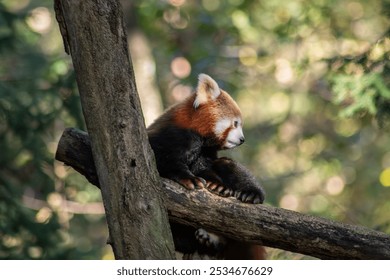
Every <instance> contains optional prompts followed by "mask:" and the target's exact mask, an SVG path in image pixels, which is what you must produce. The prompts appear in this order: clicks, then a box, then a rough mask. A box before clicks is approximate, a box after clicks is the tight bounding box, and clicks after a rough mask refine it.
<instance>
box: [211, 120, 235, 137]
mask: <svg viewBox="0 0 390 280" xmlns="http://www.w3.org/2000/svg"><path fill="white" fill-rule="evenodd" d="M231 123H232V121H231V120H229V119H221V120H219V121H217V123H216V124H215V128H214V132H215V135H217V136H220V135H222V133H223V132H224V131H225V130H226V129H228V128H229V127H230V126H231Z"/></svg>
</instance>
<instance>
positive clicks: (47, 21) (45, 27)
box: [27, 7, 52, 34]
mask: <svg viewBox="0 0 390 280" xmlns="http://www.w3.org/2000/svg"><path fill="white" fill-rule="evenodd" d="M51 23H52V20H51V14H50V11H49V10H48V9H47V8H45V7H38V8H35V9H34V10H32V11H31V14H30V16H29V17H28V18H27V24H28V26H29V27H30V28H31V29H32V30H34V31H35V32H38V33H41V34H43V33H47V32H49V30H50V27H51Z"/></svg>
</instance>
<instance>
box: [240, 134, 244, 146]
mask: <svg viewBox="0 0 390 280" xmlns="http://www.w3.org/2000/svg"><path fill="white" fill-rule="evenodd" d="M244 142H245V138H244V136H243V137H240V145H241V144H242V143H244Z"/></svg>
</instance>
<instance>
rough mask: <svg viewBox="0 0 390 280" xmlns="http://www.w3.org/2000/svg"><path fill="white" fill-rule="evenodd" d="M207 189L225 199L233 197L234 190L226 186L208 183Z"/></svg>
mask: <svg viewBox="0 0 390 280" xmlns="http://www.w3.org/2000/svg"><path fill="white" fill-rule="evenodd" d="M206 187H207V189H208V190H209V191H211V192H213V193H215V194H217V195H220V196H224V197H228V196H232V195H233V190H231V189H229V188H226V187H225V186H223V185H221V184H219V183H216V182H209V181H208V182H207V183H206Z"/></svg>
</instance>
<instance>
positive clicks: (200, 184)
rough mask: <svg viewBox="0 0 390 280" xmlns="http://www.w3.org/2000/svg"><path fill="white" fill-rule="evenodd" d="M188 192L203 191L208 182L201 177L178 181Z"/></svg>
mask: <svg viewBox="0 0 390 280" xmlns="http://www.w3.org/2000/svg"><path fill="white" fill-rule="evenodd" d="M178 181H179V183H180V184H181V185H182V186H184V187H185V188H186V189H188V190H194V189H201V188H204V187H205V186H206V181H205V180H204V179H203V178H201V177H195V176H194V177H190V178H186V179H180V180H178Z"/></svg>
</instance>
